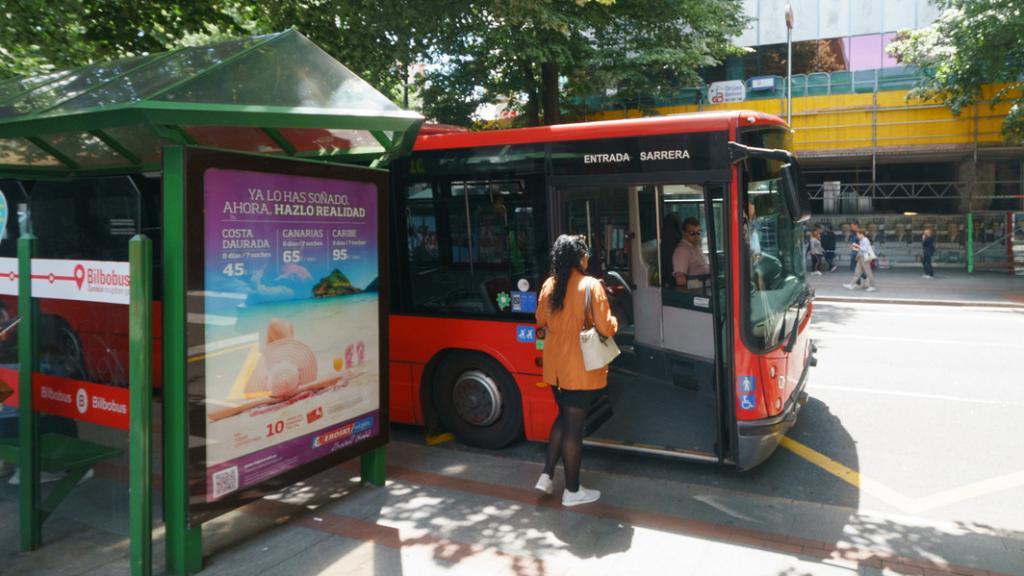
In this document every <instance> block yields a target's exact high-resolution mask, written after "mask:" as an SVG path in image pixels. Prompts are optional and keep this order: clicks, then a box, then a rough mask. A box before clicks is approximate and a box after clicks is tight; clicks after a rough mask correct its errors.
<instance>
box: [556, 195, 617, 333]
mask: <svg viewBox="0 0 1024 576" xmlns="http://www.w3.org/2000/svg"><path fill="white" fill-rule="evenodd" d="M557 196H558V199H559V201H558V206H559V207H560V210H561V213H562V215H563V216H562V222H561V223H560V225H559V226H558V227H557V229H558V230H559V233H560V234H572V235H584V236H586V237H587V243H588V244H589V245H590V252H591V256H590V267H589V268H588V269H587V274H589V275H590V276H593V277H595V278H600V279H601V280H602V281H603V282H604V285H605V289H606V290H607V291H608V299H609V302H610V304H611V308H612V314H613V315H614V316H615V317H616V318H617V319H618V320H619V335H618V337H616V339H615V340H616V343H618V344H619V347H620V348H623V350H624V351H629V350H631V347H632V342H633V332H634V328H633V302H632V295H631V286H632V285H633V283H634V279H633V273H632V271H631V261H630V252H629V249H630V243H629V241H628V238H629V223H630V216H629V210H630V208H629V202H628V196H627V188H626V187H613V186H593V187H586V186H580V187H571V188H570V187H566V188H559V189H558V194H557Z"/></svg>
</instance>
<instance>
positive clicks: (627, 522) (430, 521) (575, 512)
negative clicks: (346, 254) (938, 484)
mask: <svg viewBox="0 0 1024 576" xmlns="http://www.w3.org/2000/svg"><path fill="white" fill-rule="evenodd" d="M388 460H389V462H391V463H393V464H392V465H391V466H390V467H389V471H388V478H389V480H388V484H387V486H386V487H384V488H373V487H360V486H359V485H358V484H357V483H356V482H355V481H354V480H355V479H354V478H353V476H354V475H355V474H356V467H355V466H353V465H351V464H350V465H346V466H341V467H338V468H335V469H333V470H330V471H328V472H325V473H324V474H321V475H319V476H317V477H314V478H313V479H311V480H310V481H308V482H306V483H301V484H298V485H295V486H292V487H290V488H288V489H287V490H285V491H284V492H282V493H280V494H278V495H275V496H272V497H268V498H265V499H263V500H261V501H259V502H256V503H254V504H251V505H249V506H246V507H245V508H242V509H240V510H238V511H235V512H233V513H231V514H228V515H225V516H222V517H220V518H218V519H216V520H214V521H211V522H209V523H207V524H206V525H205V526H204V544H205V546H206V556H207V557H206V561H205V566H206V569H205V570H204V571H203V572H202V574H209V575H233V574H239V575H250V574H260V575H261V576H271V575H276V574H282V575H285V574H287V575H289V576H292V575H306V574H310V575H313V574H338V575H341V574H345V575H373V576H385V575H387V576H391V575H403V576H417V575H423V574H429V575H433V574H445V575H449V574H465V575H479V574H488V575H503V574H510V575H515V576H535V575H536V576H541V575H551V576H559V575H577V574H580V575H581V574H608V575H612V574H615V575H623V574H625V575H629V574H637V575H640V574H643V575H645V576H650V575H652V574H674V575H675V574H681V575H688V574H694V575H697V574H700V575H705V574H728V575H734V574H737V575H738V574H742V575H747V574H755V575H761V574H763V575H781V574H787V575H788V574H813V575H832V574H836V575H839V574H843V575H849V574H864V575H881V574H921V575H923V574H929V575H930V574H966V575H989V574H1024V532H1019V531H1014V530H1010V529H1004V528H999V527H993V526H974V525H971V524H967V523H955V524H954V523H939V522H933V521H929V520H923V519H919V518H909V517H897V516H888V515H881V514H871V513H867V512H864V511H858V510H855V509H850V508H844V507H838V506H828V505H823V504H820V503H817V502H803V501H797V500H792V499H788V498H773V497H765V496H754V495H751V494H748V493H744V492H735V491H729V490H725V489H721V488H716V487H710V486H703V485H692V484H686V483H682V482H673V481H666V480H658V479H650V478H643V477H636V476H624V475H619V474H611V473H599V472H593V471H586V470H585V471H584V479H585V481H586V482H587V483H588V485H590V486H593V487H595V488H598V489H600V490H602V491H603V493H604V496H603V498H602V500H601V501H600V502H598V503H595V504H590V505H585V506H580V507H576V508H572V509H566V508H563V507H562V506H561V504H560V502H559V500H558V498H557V497H555V496H544V495H540V494H539V493H537V492H535V491H534V490H533V489H532V484H533V482H534V480H535V479H536V476H537V474H538V473H539V470H540V467H539V465H537V464H533V463H528V462H527V463H524V462H522V461H520V460H512V459H505V458H496V457H494V456H491V455H488V454H481V453H470V452H465V451H455V450H448V449H444V448H443V447H428V446H422V445H416V444H411V443H405V442H394V443H392V444H391V445H390V447H389V452H388ZM118 475H119V474H118V473H117V472H116V471H111V470H100V471H99V473H98V474H97V478H95V479H94V480H93V481H91V483H95V484H92V487H91V488H90V489H92V490H97V491H102V490H109V486H106V487H105V486H104V484H105V483H108V484H109V483H116V482H117V479H116V476H118ZM558 476H559V478H558V479H556V488H560V483H561V480H560V476H561V475H560V474H559V475H558ZM752 481H753V480H752ZM87 486H88V485H83V490H82V493H81V494H79V495H77V496H76V497H75V498H77V499H79V500H80V501H84V500H87V499H88V498H89V496H88V492H89V490H88V489H86V488H87ZM13 498H14V492H13V490H12V489H10V488H8V487H7V486H6V485H3V486H2V487H0V514H2V515H3V517H4V518H6V519H16V518H17V516H16V509H17V507H16V504H15V502H14V500H13ZM83 509H84V508H81V507H79V506H77V505H76V504H75V503H74V502H72V503H71V504H70V505H69V506H66V507H64V509H63V512H62V517H61V518H60V519H59V520H54V521H51V522H50V523H49V524H48V525H47V527H46V531H45V534H44V540H45V545H44V547H43V549H42V550H40V551H38V552H36V553H32V554H22V553H18V552H16V551H15V549H14V548H15V547H16V545H17V540H18V539H17V528H16V524H17V523H16V522H3V523H0V572H2V573H3V574H5V575H11V576H13V575H25V574H47V575H50V574H58V575H83V574H95V575H100V574H103V575H107V574H127V573H128V563H127V553H128V545H127V541H126V540H125V538H124V537H123V535H117V534H113V533H111V532H108V531H106V530H105V529H103V528H99V527H97V526H104V527H107V526H108V524H109V523H104V522H103V521H102V519H101V520H97V519H96V518H89V517H87V516H85V515H84V513H83V512H81V510H83ZM107 529H109V528H107ZM157 534H158V535H159V534H160V531H159V530H158V531H157ZM162 553H163V550H162V542H161V541H158V542H157V543H156V545H155V548H154V557H155V558H154V561H155V564H156V567H157V570H156V573H157V574H160V573H162V572H163V570H162V569H163V562H162V557H163V554H162Z"/></svg>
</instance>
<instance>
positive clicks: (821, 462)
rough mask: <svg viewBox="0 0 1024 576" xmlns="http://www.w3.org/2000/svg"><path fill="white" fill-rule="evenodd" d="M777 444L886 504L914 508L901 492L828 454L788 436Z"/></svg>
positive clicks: (903, 508) (912, 502) (914, 504)
mask: <svg viewBox="0 0 1024 576" xmlns="http://www.w3.org/2000/svg"><path fill="white" fill-rule="evenodd" d="M779 444H780V445H782V447H783V448H785V449H786V450H789V451H790V452H792V453H793V454H796V455H797V456H799V457H801V458H803V459H804V460H807V461H808V462H810V463H811V464H814V465H815V466H817V467H818V468H821V469H822V470H824V471H826V472H828V473H829V474H832V475H833V476H835V477H836V478H839V479H840V480H842V481H843V482H846V483H847V484H849V485H851V486H853V487H854V488H859V489H860V490H862V491H864V492H867V493H868V494H871V495H872V496H874V497H875V498H878V499H879V500H881V501H883V502H885V503H887V504H890V505H892V506H895V507H896V508H899V509H900V510H903V511H905V512H912V511H914V509H915V508H916V504H917V503H916V502H915V501H914V500H913V499H911V498H907V497H906V496H904V495H903V494H900V493H899V492H897V491H895V490H893V489H892V488H889V487H888V486H886V485H884V484H882V483H881V482H877V481H875V480H872V479H871V478H867V477H866V476H864V475H863V474H861V473H860V472H857V471H856V470H852V469H850V468H849V467H847V466H844V465H843V464H840V463H839V462H836V461H835V460H833V459H831V458H829V457H828V456H825V455H824V454H822V453H821V452H818V451H816V450H814V449H812V448H809V447H807V446H804V445H803V444H801V443H799V442H797V441H796V440H793V439H792V438H790V437H788V436H783V437H782V440H781V441H780V442H779Z"/></svg>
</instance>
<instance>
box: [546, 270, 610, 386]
mask: <svg viewBox="0 0 1024 576" xmlns="http://www.w3.org/2000/svg"><path fill="white" fill-rule="evenodd" d="M584 280H586V281H585V282H584ZM588 286H589V287H590V290H591V292H590V293H591V296H590V301H591V306H593V307H594V323H595V324H596V325H597V331H598V332H600V333H601V334H602V335H604V336H612V335H614V334H615V333H616V332H618V330H619V321H618V320H616V319H615V316H612V310H611V307H610V306H609V305H608V296H607V295H606V294H605V292H604V287H602V286H601V283H600V282H598V281H597V279H596V278H591V277H589V276H584V275H583V274H581V273H580V272H577V271H575V270H574V271H573V273H572V275H570V276H569V288H568V290H566V293H565V303H564V305H563V306H562V309H561V310H559V311H558V312H554V313H552V312H551V295H552V294H553V293H554V291H555V278H554V277H551V278H548V279H547V280H546V281H545V282H544V286H543V287H541V289H540V298H539V299H538V302H537V327H538V328H543V329H544V330H545V332H546V334H545V337H544V382H546V383H547V384H548V385H549V386H558V387H559V388H562V389H565V390H597V389H599V388H604V387H605V386H607V385H608V367H607V366H605V367H602V368H600V369H598V370H590V371H587V370H586V369H585V368H584V367H583V352H581V351H580V330H582V329H583V323H584V321H585V319H586V311H585V310H584V302H586V292H585V290H586V289H587V287H588Z"/></svg>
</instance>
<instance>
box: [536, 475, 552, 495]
mask: <svg viewBox="0 0 1024 576" xmlns="http://www.w3.org/2000/svg"><path fill="white" fill-rule="evenodd" d="M551 485H552V482H551V476H548V475H547V474H541V475H540V478H537V483H536V484H534V485H533V487H534V488H536V489H537V490H540V491H541V492H543V493H545V494H551V492H552V488H551Z"/></svg>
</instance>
